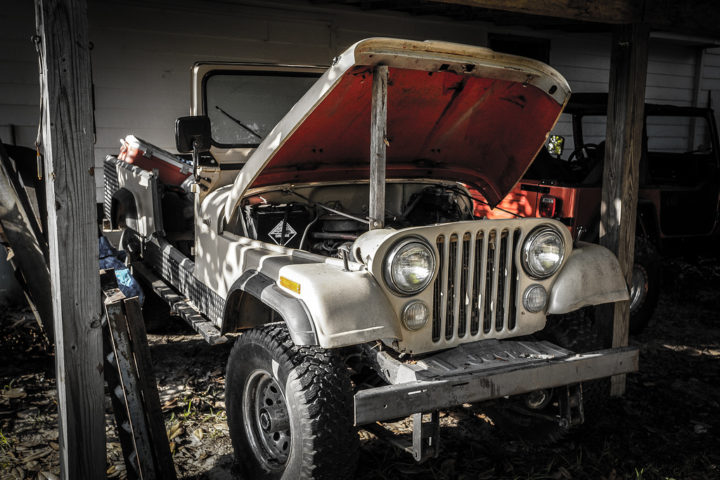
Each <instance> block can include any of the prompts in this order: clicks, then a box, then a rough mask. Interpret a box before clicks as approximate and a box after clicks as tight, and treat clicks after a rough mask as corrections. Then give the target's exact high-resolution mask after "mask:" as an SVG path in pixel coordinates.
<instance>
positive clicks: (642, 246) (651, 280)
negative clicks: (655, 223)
mask: <svg viewBox="0 0 720 480" xmlns="http://www.w3.org/2000/svg"><path fill="white" fill-rule="evenodd" d="M661 270H662V267H661V260H660V255H659V254H658V252H657V249H656V248H655V245H653V244H652V243H651V242H650V241H649V240H648V239H647V238H646V237H641V236H638V237H635V259H634V262H633V276H632V281H631V283H630V334H631V335H638V334H640V333H642V331H643V330H645V327H647V325H648V322H649V321H650V318H651V317H652V315H653V313H654V312H655V307H657V303H658V298H659V296H660V281H661Z"/></svg>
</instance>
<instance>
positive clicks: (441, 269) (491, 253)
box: [432, 228, 521, 342]
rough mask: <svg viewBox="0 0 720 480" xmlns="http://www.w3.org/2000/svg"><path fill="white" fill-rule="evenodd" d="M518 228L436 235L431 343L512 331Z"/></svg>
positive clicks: (490, 335)
mask: <svg viewBox="0 0 720 480" xmlns="http://www.w3.org/2000/svg"><path fill="white" fill-rule="evenodd" d="M520 236H521V229H519V228H514V229H507V228H505V229H497V228H490V229H487V230H478V231H472V232H464V233H452V234H450V233H449V232H448V234H446V235H438V237H437V238H436V240H435V244H436V246H437V249H438V253H439V258H438V274H437V277H436V279H435V283H434V285H433V308H432V339H433V341H434V342H451V341H453V340H458V339H461V338H468V337H472V338H477V339H480V338H483V337H486V338H493V337H497V334H499V333H504V332H507V331H509V330H513V329H515V328H516V326H517V325H516V319H515V315H516V313H517V305H516V302H517V292H516V290H517V285H518V283H517V282H518V269H517V267H516V266H515V250H516V249H517V248H518V242H519V240H520Z"/></svg>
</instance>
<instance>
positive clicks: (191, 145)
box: [175, 115, 212, 153]
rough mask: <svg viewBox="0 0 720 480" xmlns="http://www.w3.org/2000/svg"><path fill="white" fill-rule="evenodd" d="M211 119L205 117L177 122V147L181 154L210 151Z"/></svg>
mask: <svg viewBox="0 0 720 480" xmlns="http://www.w3.org/2000/svg"><path fill="white" fill-rule="evenodd" d="M211 145H212V142H211V140H210V119H209V118H208V117H207V116H205V115H199V116H196V117H180V118H178V119H177V120H175V146H176V147H177V150H178V152H180V153H189V152H192V151H193V150H195V151H197V152H198V153H200V152H207V151H209V150H210V146H211Z"/></svg>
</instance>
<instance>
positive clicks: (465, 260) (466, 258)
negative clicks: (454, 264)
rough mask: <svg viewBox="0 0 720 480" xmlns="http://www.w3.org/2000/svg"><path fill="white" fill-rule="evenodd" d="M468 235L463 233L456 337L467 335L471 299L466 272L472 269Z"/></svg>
mask: <svg viewBox="0 0 720 480" xmlns="http://www.w3.org/2000/svg"><path fill="white" fill-rule="evenodd" d="M470 245H471V242H470V233H469V232H465V234H464V235H463V239H462V255H461V262H460V266H459V270H460V295H458V296H459V300H460V305H459V307H458V318H457V322H458V333H457V334H458V337H464V336H465V334H466V333H467V324H468V318H467V311H468V304H471V303H472V299H471V297H470V295H469V294H468V293H469V292H468V271H469V270H470V269H471V268H472V267H471V265H470V253H471V252H470Z"/></svg>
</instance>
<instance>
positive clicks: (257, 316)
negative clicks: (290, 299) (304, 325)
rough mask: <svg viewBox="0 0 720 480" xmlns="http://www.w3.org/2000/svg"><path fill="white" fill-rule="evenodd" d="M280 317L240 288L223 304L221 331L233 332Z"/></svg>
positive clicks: (276, 319) (273, 320)
mask: <svg viewBox="0 0 720 480" xmlns="http://www.w3.org/2000/svg"><path fill="white" fill-rule="evenodd" d="M280 319H281V318H280V315H279V314H278V313H277V312H276V311H274V310H273V309H272V308H270V307H268V306H267V305H265V304H264V303H263V302H262V301H261V300H259V299H258V298H256V297H254V296H253V295H251V294H249V293H247V292H244V291H242V290H235V291H234V292H233V293H231V294H230V296H229V297H228V299H227V303H226V304H225V314H224V316H223V327H222V333H223V334H225V333H234V332H238V331H240V330H243V329H245V328H252V327H257V326H259V325H264V324H266V323H270V322H275V321H278V320H280Z"/></svg>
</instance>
